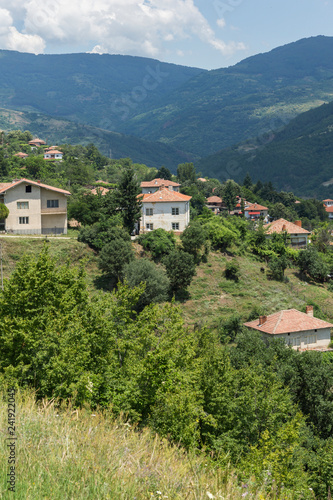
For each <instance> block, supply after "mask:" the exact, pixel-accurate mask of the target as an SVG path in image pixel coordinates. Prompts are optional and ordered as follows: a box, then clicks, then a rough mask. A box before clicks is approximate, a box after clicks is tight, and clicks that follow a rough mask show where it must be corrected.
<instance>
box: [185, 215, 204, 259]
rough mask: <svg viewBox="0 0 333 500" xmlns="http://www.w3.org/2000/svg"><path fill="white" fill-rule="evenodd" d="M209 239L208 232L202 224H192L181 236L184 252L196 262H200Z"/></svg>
mask: <svg viewBox="0 0 333 500" xmlns="http://www.w3.org/2000/svg"><path fill="white" fill-rule="evenodd" d="M207 237H208V236H207V232H206V230H205V228H204V227H203V226H202V225H201V224H200V222H192V224H191V225H189V226H187V228H186V229H185V231H184V232H183V233H182V234H181V236H180V239H181V240H182V246H183V250H184V252H187V253H190V254H191V255H193V257H194V260H195V261H196V262H200V260H201V257H202V250H203V248H204V247H205V242H206V240H207ZM203 253H204V251H203Z"/></svg>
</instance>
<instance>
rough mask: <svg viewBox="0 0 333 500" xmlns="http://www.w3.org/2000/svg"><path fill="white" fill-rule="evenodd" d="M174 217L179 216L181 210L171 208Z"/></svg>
mask: <svg viewBox="0 0 333 500" xmlns="http://www.w3.org/2000/svg"><path fill="white" fill-rule="evenodd" d="M171 213H172V215H179V208H171Z"/></svg>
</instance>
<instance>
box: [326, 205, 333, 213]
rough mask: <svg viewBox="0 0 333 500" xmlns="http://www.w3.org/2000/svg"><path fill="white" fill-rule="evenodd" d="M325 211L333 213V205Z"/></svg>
mask: <svg viewBox="0 0 333 500" xmlns="http://www.w3.org/2000/svg"><path fill="white" fill-rule="evenodd" d="M325 210H326V212H327V213H329V214H330V213H332V212H333V205H331V206H330V207H325Z"/></svg>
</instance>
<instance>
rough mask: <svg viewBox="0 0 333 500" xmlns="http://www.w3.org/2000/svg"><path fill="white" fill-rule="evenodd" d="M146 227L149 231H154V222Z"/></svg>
mask: <svg viewBox="0 0 333 500" xmlns="http://www.w3.org/2000/svg"><path fill="white" fill-rule="evenodd" d="M146 229H147V231H153V229H154V224H146Z"/></svg>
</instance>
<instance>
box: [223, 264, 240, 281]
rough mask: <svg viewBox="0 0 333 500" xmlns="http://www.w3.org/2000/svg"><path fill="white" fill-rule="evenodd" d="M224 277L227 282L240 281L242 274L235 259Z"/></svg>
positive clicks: (228, 265) (226, 269)
mask: <svg viewBox="0 0 333 500" xmlns="http://www.w3.org/2000/svg"><path fill="white" fill-rule="evenodd" d="M224 275H225V277H226V278H227V280H234V281H236V282H238V281H239V278H240V275H241V273H240V269H239V264H238V262H237V261H236V260H235V259H233V260H232V261H230V262H228V263H227V265H226V268H225V271H224Z"/></svg>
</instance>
